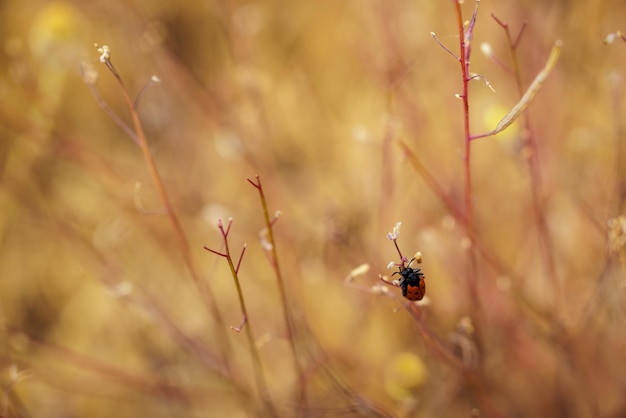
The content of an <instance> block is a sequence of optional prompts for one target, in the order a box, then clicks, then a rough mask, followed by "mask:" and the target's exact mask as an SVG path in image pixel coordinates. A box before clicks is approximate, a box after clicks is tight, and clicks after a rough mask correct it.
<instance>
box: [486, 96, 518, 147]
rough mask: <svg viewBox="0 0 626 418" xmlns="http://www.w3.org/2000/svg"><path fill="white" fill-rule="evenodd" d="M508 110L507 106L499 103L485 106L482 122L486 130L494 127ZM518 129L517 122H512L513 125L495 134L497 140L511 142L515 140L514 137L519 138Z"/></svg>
mask: <svg viewBox="0 0 626 418" xmlns="http://www.w3.org/2000/svg"><path fill="white" fill-rule="evenodd" d="M508 111H509V109H508V108H506V107H504V106H500V105H492V106H489V107H488V108H487V110H486V111H485V113H484V114H483V124H484V126H485V127H486V128H487V129H486V130H487V131H492V130H494V129H495V128H496V126H497V125H498V123H499V122H500V120H501V119H502V118H503V117H504V115H506V114H507V112H508ZM519 135H520V130H519V124H518V123H514V124H513V125H511V126H509V127H508V128H506V129H505V130H504V131H502V132H500V133H499V134H497V135H496V136H495V138H496V139H497V140H498V141H502V142H503V143H507V144H508V143H511V142H513V141H515V139H516V138H519Z"/></svg>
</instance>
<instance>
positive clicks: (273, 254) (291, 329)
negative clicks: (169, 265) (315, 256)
mask: <svg viewBox="0 0 626 418" xmlns="http://www.w3.org/2000/svg"><path fill="white" fill-rule="evenodd" d="M255 178H256V182H254V181H252V180H250V179H248V182H249V183H250V184H251V185H252V186H253V187H254V188H255V189H257V190H258V192H259V198H260V199H261V206H262V207H263V218H264V219H265V228H266V230H267V238H268V240H269V243H270V245H271V249H270V251H269V252H270V263H271V265H272V268H273V269H274V273H275V274H276V281H277V283H278V290H279V293H280V302H281V305H282V308H283V309H282V310H283V318H284V321H285V326H286V327H287V340H288V341H289V346H290V348H291V353H292V356H293V363H294V369H295V371H296V374H297V376H298V382H299V385H298V386H299V390H298V392H299V394H298V398H299V400H300V403H301V404H303V406H306V403H307V396H306V388H305V375H304V371H303V370H302V367H301V366H300V362H299V361H298V350H297V347H296V341H295V338H294V335H295V325H294V323H293V315H292V314H291V308H290V307H289V298H288V296H287V291H286V289H285V281H284V280H283V274H282V271H281V269H280V265H279V262H278V252H277V250H276V241H275V239H274V228H273V226H274V222H275V221H276V219H274V220H273V221H272V219H271V218H270V213H269V208H268V205H267V199H266V197H265V193H264V191H263V185H262V184H261V178H260V177H259V176H258V175H257V176H255Z"/></svg>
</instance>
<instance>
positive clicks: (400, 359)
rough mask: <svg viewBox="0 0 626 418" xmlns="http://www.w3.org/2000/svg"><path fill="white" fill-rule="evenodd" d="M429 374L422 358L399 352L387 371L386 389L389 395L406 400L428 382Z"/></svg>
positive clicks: (399, 399)
mask: <svg viewBox="0 0 626 418" xmlns="http://www.w3.org/2000/svg"><path fill="white" fill-rule="evenodd" d="M427 378H428V374H427V371H426V366H425V365H424V362H423V361H422V359H421V358H420V357H419V356H417V355H415V354H413V353H408V352H405V353H399V354H397V355H396V356H394V357H393V358H392V360H391V361H390V362H389V366H388V367H387V370H386V372H385V391H386V392H387V394H388V395H389V396H391V397H392V398H394V399H396V400H398V401H405V400H407V399H410V398H413V397H414V395H415V390H417V389H418V388H419V387H420V386H422V385H423V384H424V382H426V379H427Z"/></svg>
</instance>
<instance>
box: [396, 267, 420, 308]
mask: <svg viewBox="0 0 626 418" xmlns="http://www.w3.org/2000/svg"><path fill="white" fill-rule="evenodd" d="M414 260H415V258H413V259H412V260H411V261H409V264H408V265H407V266H406V267H404V266H400V267H399V269H400V271H396V272H395V273H393V275H396V274H399V275H400V276H401V277H402V278H401V279H400V280H398V286H400V288H401V289H402V296H404V297H405V298H407V299H408V300H410V301H418V300H422V299H423V298H424V294H425V293H426V282H425V280H424V279H425V278H426V277H425V276H424V273H422V270H421V269H419V268H413V267H411V263H412V262H413V261H414ZM393 275H392V276H393Z"/></svg>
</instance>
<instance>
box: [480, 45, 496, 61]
mask: <svg viewBox="0 0 626 418" xmlns="http://www.w3.org/2000/svg"><path fill="white" fill-rule="evenodd" d="M480 51H481V52H482V53H483V55H484V56H486V57H487V58H491V57H493V48H492V47H491V44H490V43H489V42H483V43H481V44H480Z"/></svg>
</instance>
